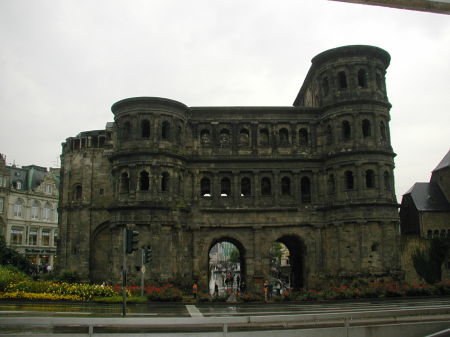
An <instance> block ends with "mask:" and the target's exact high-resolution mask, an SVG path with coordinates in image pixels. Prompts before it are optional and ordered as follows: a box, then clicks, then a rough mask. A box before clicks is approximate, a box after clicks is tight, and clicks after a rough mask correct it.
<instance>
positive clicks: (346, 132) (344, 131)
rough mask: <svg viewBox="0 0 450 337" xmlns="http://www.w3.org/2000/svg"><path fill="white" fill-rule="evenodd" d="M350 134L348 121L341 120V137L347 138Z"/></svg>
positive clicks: (350, 129)
mask: <svg viewBox="0 0 450 337" xmlns="http://www.w3.org/2000/svg"><path fill="white" fill-rule="evenodd" d="M351 136H352V128H351V127H350V122H349V121H343V122H342V139H344V140H349V139H350V138H351Z"/></svg>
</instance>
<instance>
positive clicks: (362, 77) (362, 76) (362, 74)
mask: <svg viewBox="0 0 450 337" xmlns="http://www.w3.org/2000/svg"><path fill="white" fill-rule="evenodd" d="M358 86H359V87H360V88H367V73H366V71H365V70H364V69H359V71H358Z"/></svg>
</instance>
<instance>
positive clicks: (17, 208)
mask: <svg viewBox="0 0 450 337" xmlns="http://www.w3.org/2000/svg"><path fill="white" fill-rule="evenodd" d="M22 208H23V201H22V199H17V200H16V202H15V203H14V216H17V217H19V218H21V217H22Z"/></svg>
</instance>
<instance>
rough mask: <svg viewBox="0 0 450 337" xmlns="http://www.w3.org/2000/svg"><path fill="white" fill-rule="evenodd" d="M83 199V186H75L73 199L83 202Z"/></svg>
mask: <svg viewBox="0 0 450 337" xmlns="http://www.w3.org/2000/svg"><path fill="white" fill-rule="evenodd" d="M82 197H83V187H82V186H81V184H77V185H75V186H74V191H73V199H74V200H81V198H82Z"/></svg>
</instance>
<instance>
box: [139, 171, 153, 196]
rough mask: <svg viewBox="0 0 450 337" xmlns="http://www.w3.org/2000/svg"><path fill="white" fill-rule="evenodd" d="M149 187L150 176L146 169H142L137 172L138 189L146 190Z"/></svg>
mask: <svg viewBox="0 0 450 337" xmlns="http://www.w3.org/2000/svg"><path fill="white" fill-rule="evenodd" d="M149 189H150V178H149V174H148V172H147V171H142V172H141V173H140V174H139V190H140V191H148V190H149Z"/></svg>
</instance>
